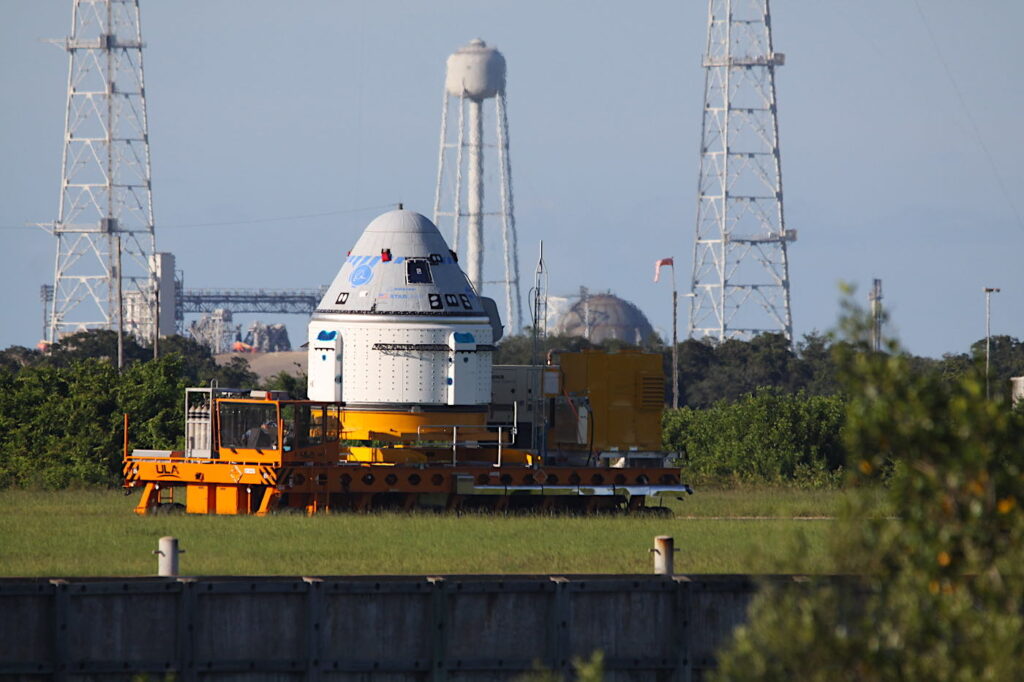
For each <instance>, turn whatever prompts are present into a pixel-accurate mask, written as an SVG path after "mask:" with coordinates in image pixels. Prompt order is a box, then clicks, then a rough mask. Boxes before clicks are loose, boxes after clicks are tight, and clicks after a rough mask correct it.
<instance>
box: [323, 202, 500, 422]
mask: <svg viewBox="0 0 1024 682" xmlns="http://www.w3.org/2000/svg"><path fill="white" fill-rule="evenodd" d="M501 328H502V327H501V321H500V320H499V319H498V316H497V307H496V306H495V305H494V302H493V301H490V299H484V298H481V297H480V296H479V295H478V294H477V292H476V290H475V289H474V288H473V287H472V285H471V284H470V283H469V280H468V279H467V278H466V275H465V273H464V272H463V271H462V268H461V267H460V266H459V263H458V259H457V257H456V255H455V254H454V253H453V252H452V251H450V250H449V248H448V245H447V243H446V242H445V240H444V238H443V237H442V236H441V233H440V232H439V231H438V229H437V227H436V226H435V225H434V224H433V223H432V222H430V220H428V219H427V218H426V217H425V216H422V215H420V214H419V213H415V212H413V211H405V210H397V211H389V212H388V213H385V214H384V215H381V216H379V217H378V218H376V219H375V220H373V222H371V223H370V224H369V225H368V226H367V228H366V230H365V231H364V232H363V235H362V236H361V237H360V238H359V240H358V241H357V242H356V244H355V246H353V247H352V250H351V251H350V252H349V253H348V255H347V256H346V257H345V261H344V264H343V265H342V267H341V270H340V271H339V272H338V275H337V277H335V279H334V282H333V283H332V284H331V286H330V287H329V288H328V290H327V293H326V294H325V295H324V298H323V300H322V301H321V302H320V305H319V307H318V309H317V310H316V312H315V313H314V314H313V317H312V319H311V321H310V324H309V370H308V377H309V379H308V381H309V384H308V388H309V397H310V399H311V400H323V401H332V402H345V403H347V404H349V405H350V406H354V407H357V406H359V405H365V406H377V405H385V406H386V405H393V406H415V405H424V406H441V405H451V406H456V405H463V406H474V405H485V404H487V403H488V402H489V401H490V397H491V356H492V352H493V350H494V343H495V342H496V341H497V340H498V339H499V338H500V337H501Z"/></svg>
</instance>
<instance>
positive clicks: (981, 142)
mask: <svg viewBox="0 0 1024 682" xmlns="http://www.w3.org/2000/svg"><path fill="white" fill-rule="evenodd" d="M914 7H915V8H917V13H918V14H919V15H920V17H921V23H922V24H924V29H925V32H926V33H927V34H928V39H929V40H930V41H931V44H932V49H933V50H935V55H936V56H937V57H938V58H939V63H940V64H941V65H942V69H943V71H945V72H946V79H947V80H949V84H950V86H952V88H953V92H954V93H956V98H957V99H958V100H959V101H960V106H961V107H962V108H963V110H964V115H965V116H967V122H968V123H970V125H971V130H972V131H974V140H975V141H976V142H977V143H978V146H979V147H981V151H982V153H984V155H985V160H986V161H988V165H989V169H991V171H992V175H993V176H994V177H995V179H996V184H997V185H998V186H999V190H1000V191H1001V192H1002V194H1003V198H1004V199H1006V203H1007V204H1008V205H1009V207H1010V210H1011V211H1012V212H1013V215H1014V217H1015V218H1016V219H1017V225H1018V227H1020V228H1022V229H1024V219H1021V215H1020V211H1018V210H1017V205H1016V204H1015V203H1014V202H1013V198H1012V197H1011V195H1010V192H1009V190H1008V189H1007V188H1006V184H1005V183H1004V182H1003V177H1002V176H1001V175H1000V174H999V168H998V167H997V166H996V162H995V159H993V158H992V153H991V152H990V151H989V149H988V145H986V144H985V139H984V138H983V137H982V136H981V129H980V128H978V124H977V123H975V122H974V116H972V115H971V110H970V108H969V107H968V106H967V99H966V98H965V97H964V95H963V92H961V91H960V86H958V85H957V83H956V79H955V78H953V71H952V70H951V69H950V68H949V63H948V62H947V61H946V58H945V57H943V56H942V50H941V49H940V48H939V41H938V39H937V38H936V37H935V33H934V32H933V31H932V27H931V24H929V23H928V18H927V17H925V14H924V10H923V9H921V3H920V2H919V0H914Z"/></svg>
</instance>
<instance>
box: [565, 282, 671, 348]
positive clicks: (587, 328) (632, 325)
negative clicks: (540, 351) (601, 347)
mask: <svg viewBox="0 0 1024 682" xmlns="http://www.w3.org/2000/svg"><path fill="white" fill-rule="evenodd" d="M556 333H558V334H562V335H565V336H582V337H585V338H586V339H588V340H589V341H590V342H591V343H603V342H604V341H608V340H610V339H615V340H617V341H622V342H623V343H629V344H635V345H640V344H642V343H643V342H644V341H646V340H647V339H649V338H650V337H651V335H652V334H653V333H654V328H653V327H651V323H650V322H648V320H647V316H645V315H644V314H643V313H642V312H641V311H640V309H639V308H637V307H636V306H635V305H633V304H632V303H630V302H629V301H627V300H625V299H622V298H619V297H618V296H615V295H613V294H611V293H604V294H589V293H584V294H583V295H582V296H580V299H579V301H577V302H576V304H575V305H573V306H572V308H570V309H569V310H568V311H567V312H566V313H565V314H564V315H562V317H561V319H560V320H559V321H558V325H557V327H556Z"/></svg>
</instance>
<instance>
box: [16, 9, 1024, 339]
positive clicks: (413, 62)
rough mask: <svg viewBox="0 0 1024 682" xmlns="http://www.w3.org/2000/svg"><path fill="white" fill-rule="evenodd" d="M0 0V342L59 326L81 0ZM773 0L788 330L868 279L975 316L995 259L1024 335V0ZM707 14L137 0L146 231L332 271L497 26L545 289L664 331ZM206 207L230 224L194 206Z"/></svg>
mask: <svg viewBox="0 0 1024 682" xmlns="http://www.w3.org/2000/svg"><path fill="white" fill-rule="evenodd" d="M2 6H3V9H4V10H5V11H4V16H5V21H4V22H2V23H0V91H2V92H4V93H5V94H4V98H3V101H4V106H3V107H0V199H2V200H0V287H2V290H3V292H4V294H3V297H2V300H3V304H4V309H3V313H2V314H0V348H3V347H7V346H10V345H14V344H18V345H33V344H35V343H36V342H37V341H38V340H39V339H40V338H41V334H42V306H41V303H40V301H39V288H40V285H42V284H45V283H52V279H53V258H54V253H55V247H56V244H55V239H54V238H53V237H52V236H50V235H48V234H46V233H45V232H43V231H42V230H40V229H39V228H33V227H26V223H34V222H44V221H52V220H54V219H55V218H56V216H57V210H58V199H59V192H58V190H59V181H60V158H61V146H62V139H63V127H64V103H65V94H66V93H65V88H66V80H67V56H66V53H64V52H63V51H62V50H61V49H60V48H58V47H55V46H53V45H50V44H46V43H45V42H43V39H46V38H60V37H64V36H66V35H67V34H68V31H69V28H70V26H69V22H70V7H71V0H2ZM772 19H773V32H774V41H775V46H776V50H777V51H779V52H783V53H785V54H786V65H785V66H784V67H781V68H780V69H778V71H777V76H776V88H777V94H778V111H779V129H780V146H781V156H782V174H783V183H784V186H785V197H786V199H785V200H786V206H785V210H786V220H787V228H789V229H795V230H797V231H798V233H799V240H798V241H797V242H796V243H794V244H791V246H790V249H789V256H790V275H791V293H792V312H793V322H794V331H795V334H796V336H797V338H800V337H801V336H802V335H803V334H806V333H808V332H811V331H814V330H817V331H826V330H828V329H830V328H832V327H833V326H834V325H835V323H836V320H837V315H838V301H839V298H840V293H839V283H840V282H849V283H853V284H856V285H858V287H859V289H858V293H857V297H858V299H860V300H862V301H865V297H866V293H867V290H868V289H869V288H870V285H871V281H872V279H874V278H880V279H882V280H883V286H884V296H885V299H884V303H885V305H886V307H887V308H888V310H889V312H890V315H891V317H892V323H891V325H890V328H889V330H890V332H891V333H893V334H895V335H896V336H897V337H898V338H899V339H900V340H901V341H902V342H903V344H904V345H905V347H907V348H908V349H909V350H910V351H912V352H914V353H917V354H921V355H928V356H933V357H937V356H940V355H942V354H943V353H950V352H954V353H955V352H964V351H966V350H967V349H968V347H969V345H970V344H971V343H972V342H974V341H976V340H978V339H980V338H983V337H984V334H985V300H984V294H983V291H982V290H983V288H984V287H986V286H988V287H1000V288H1001V292H1000V293H998V294H995V295H994V296H993V298H992V323H991V325H992V333H993V334H1009V335H1012V336H1016V337H1018V338H1021V337H1024V328H1022V322H1024V315H1022V313H1024V281H1022V277H1021V267H1020V262H1021V258H1022V255H1024V249H1022V246H1024V219H1022V217H1021V216H1022V215H1024V173H1022V172H1021V169H1020V167H1019V166H1017V165H1016V162H1017V161H1018V160H1019V159H1020V158H1022V156H1024V126H1021V125H1020V112H1021V111H1022V110H1024V75H1022V70H1021V67H1020V65H1021V64H1022V63H1024V42H1022V41H1020V39H1019V29H1020V26H1021V25H1024V3H1019V2H1014V1H1012V0H1002V1H999V0H978V1H976V2H971V3H964V2H957V1H954V0H860V1H858V2H842V1H840V0H815V1H813V2H812V1H810V0H776V1H775V2H773V3H772ZM706 20H707V4H706V3H705V2H703V0H687V1H676V2H668V1H664V0H645V1H642V2H635V3H623V2H606V1H604V0H576V1H564V2H562V1H553V0H544V1H541V0H520V1H519V2H505V3H501V2H495V1H481V0H436V1H432V2H429V3H427V2H421V1H418V0H375V1H374V2H362V3H357V2H348V1H339V0H299V1H296V2H287V3H284V2H279V1H278V2H271V1H268V0H176V1H175V2H149V1H147V0H142V24H143V26H142V31H143V37H144V40H145V43H146V50H145V69H146V89H147V104H148V107H149V127H150V141H151V154H152V178H153V199H154V206H155V223H156V235H157V236H156V239H157V248H158V250H160V251H170V252H173V253H174V254H175V256H176V258H177V265H178V268H179V269H181V270H182V271H183V274H184V283H185V286H186V287H188V288H193V287H204V288H315V287H318V286H320V285H322V284H327V283H329V282H330V281H331V280H332V279H333V277H334V275H335V273H336V272H337V270H338V269H339V268H340V267H341V264H342V262H343V260H344V254H345V253H346V252H347V251H348V249H349V248H351V246H352V244H353V243H354V242H355V241H356V239H357V238H358V236H359V235H360V233H361V231H362V229H363V228H364V227H365V226H366V224H367V223H369V222H370V220H372V219H373V218H374V217H375V216H376V215H377V214H379V213H381V212H383V211H385V210H387V208H388V206H389V205H394V204H397V203H398V202H403V203H404V204H405V207H406V208H409V209H411V210H416V211H419V212H421V213H423V214H425V215H427V216H428V217H429V216H430V214H431V212H432V209H433V198H434V185H435V179H436V173H437V155H438V133H439V130H440V115H441V99H442V97H441V94H442V85H443V82H444V65H445V59H446V57H447V56H448V54H450V53H451V52H452V51H453V50H455V49H456V48H458V47H459V46H461V45H463V44H465V43H466V42H468V41H469V40H470V39H472V38H475V37H480V38H483V39H484V40H486V41H487V42H488V43H489V44H492V45H495V46H497V47H498V48H499V49H500V50H501V51H502V53H503V54H504V55H505V58H506V60H507V62H508V86H507V87H508V117H509V131H510V147H511V151H510V156H511V165H512V184H513V191H514V196H515V209H516V223H517V226H518V231H519V258H520V270H521V280H522V282H523V287H522V289H523V292H522V293H523V296H524V300H525V296H526V293H527V289H528V287H529V286H530V283H531V282H532V278H533V271H534V268H535V265H536V254H537V251H538V244H539V242H540V240H544V245H545V246H544V249H545V255H546V261H547V266H548V269H549V272H550V293H551V294H556V295H557V294H569V293H572V292H574V291H577V290H578V289H579V287H580V286H586V287H588V288H589V289H590V290H592V291H605V290H610V291H612V292H614V293H616V294H617V295H619V296H622V297H623V298H625V299H627V300H629V301H632V302H633V303H635V304H636V305H638V306H639V307H640V308H641V309H642V310H643V311H644V312H645V313H646V314H647V316H648V317H649V318H650V319H651V322H652V323H653V324H654V326H655V328H656V329H658V330H659V331H660V332H662V334H663V335H664V336H666V337H667V336H670V334H671V294H670V288H669V287H668V286H666V284H665V282H664V281H663V282H662V283H660V284H655V283H654V282H653V281H652V276H653V265H654V261H655V260H657V259H659V258H664V257H668V256H672V257H674V258H675V261H676V265H677V268H678V278H679V280H680V282H681V283H684V282H687V281H688V279H689V276H690V268H691V259H692V250H693V240H694V230H695V226H694V221H695V198H696V183H697V169H698V160H699V158H698V147H699V142H700V139H699V138H700V114H701V108H702V105H703V69H702V68H701V66H700V63H701V56H702V53H703V50H704V42H705V35H706ZM490 180H493V178H489V181H490ZM493 194H494V192H492V194H491V196H493ZM309 216H313V217H309ZM209 223H237V224H232V225H218V226H207V227H188V226H195V225H206V224H209ZM446 236H447V233H446ZM488 257H489V259H490V262H497V261H498V260H499V254H497V253H494V252H489V256H488ZM680 288H681V289H686V288H687V287H686V286H685V285H682V284H681V287H680ZM485 293H486V292H485ZM490 294H491V295H495V296H496V294H497V292H490ZM496 297H497V296H496ZM683 302H684V305H685V299H683ZM263 317H264V320H265V321H268V322H270V321H286V322H288V324H289V331H290V334H291V338H292V343H293V345H296V346H297V345H299V344H301V343H302V341H303V340H304V337H305V320H304V319H302V318H300V317H297V316H296V317H283V316H282V317H280V318H272V316H263ZM271 318H272V319H271ZM246 319H248V318H246ZM680 319H681V320H685V319H686V310H685V308H683V309H681V310H680Z"/></svg>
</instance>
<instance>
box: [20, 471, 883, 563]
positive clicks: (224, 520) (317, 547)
mask: <svg viewBox="0 0 1024 682" xmlns="http://www.w3.org/2000/svg"><path fill="white" fill-rule="evenodd" d="M848 494H849V493H846V492H842V491H828V490H826V491H809V490H798V489H790V488H743V489H723V490H702V491H700V492H698V493H697V494H696V495H693V496H692V497H688V498H687V499H686V501H685V502H677V501H673V502H672V503H671V504H672V509H673V512H674V517H672V518H659V517H653V516H599V517H567V516H561V517H559V516H553V517H552V516H507V517H506V516H484V515H462V516H454V515H446V514H434V513H428V512H422V513H412V514H406V513H379V514H366V515H357V514H334V515H322V516H316V517H312V518H306V517H304V516H296V515H276V516H271V517H266V518H255V517H231V516H188V515H184V514H181V515H160V516H151V517H139V516H136V515H134V514H133V513H132V507H133V506H134V505H135V502H136V497H137V495H133V496H131V497H125V496H123V495H122V494H121V493H119V492H116V491H65V492H29V491H4V492H0V576H51V577H58V576H66V577H71V576H129V575H152V574H154V573H155V571H156V558H155V557H154V556H153V554H152V550H153V549H155V548H156V543H157V539H158V538H160V537H161V536H163V535H173V536H176V537H177V538H178V539H179V541H180V544H181V547H182V548H184V549H185V550H186V553H185V554H184V555H182V557H181V572H182V574H183V575H351V574H376V575H387V574H460V573H647V572H649V571H650V570H651V559H650V555H649V553H648V548H649V547H651V544H652V538H653V537H654V536H655V535H672V536H674V537H675V541H676V547H678V548H680V553H679V554H678V555H677V557H676V571H677V572H679V573H771V572H785V573H825V572H828V571H830V570H831V568H832V566H831V565H830V563H829V561H828V557H827V552H826V542H827V538H828V536H829V533H830V532H831V531H832V530H833V529H834V528H835V522H834V521H833V520H832V518H831V517H832V516H834V515H835V514H836V513H837V512H838V510H839V508H840V506H841V505H842V504H843V502H844V499H845V498H846V496H847V495H848ZM880 513H882V512H880ZM799 548H802V551H798V549H799Z"/></svg>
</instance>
